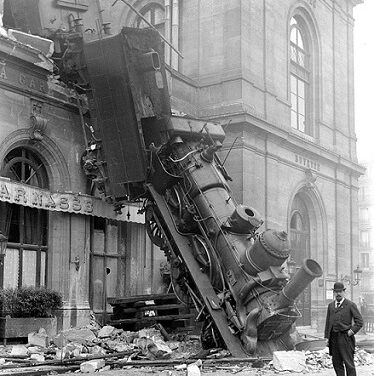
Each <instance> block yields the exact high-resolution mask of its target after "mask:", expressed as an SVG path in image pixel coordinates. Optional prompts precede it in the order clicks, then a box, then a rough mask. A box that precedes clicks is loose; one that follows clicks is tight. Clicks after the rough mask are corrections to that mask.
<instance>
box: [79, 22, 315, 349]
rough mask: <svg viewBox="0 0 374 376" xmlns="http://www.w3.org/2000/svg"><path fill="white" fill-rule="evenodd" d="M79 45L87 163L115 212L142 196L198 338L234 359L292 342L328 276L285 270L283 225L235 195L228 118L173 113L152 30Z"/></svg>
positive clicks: (308, 265) (311, 265)
mask: <svg viewBox="0 0 374 376" xmlns="http://www.w3.org/2000/svg"><path fill="white" fill-rule="evenodd" d="M83 49H84V62H85V64H84V68H82V69H83V70H84V69H86V71H84V74H83V76H86V77H88V82H89V86H90V91H89V103H90V117H91V121H92V124H93V126H94V128H95V131H96V135H98V136H99V137H98V138H100V140H99V141H98V140H97V139H95V142H93V143H92V144H91V145H90V147H89V148H87V152H86V153H85V155H84V157H83V160H82V163H83V168H84V170H85V172H86V173H87V175H88V176H89V177H90V178H92V179H93V180H94V181H95V182H96V183H97V186H98V188H99V189H100V190H101V192H102V193H103V194H104V195H105V197H106V200H107V201H108V202H111V203H113V204H114V205H115V209H116V210H120V209H121V206H123V205H124V204H125V203H127V202H129V201H136V200H137V201H142V202H143V203H144V205H143V211H144V213H145V220H146V228H147V232H148V235H149V237H150V238H151V240H152V241H153V242H154V243H155V244H156V245H157V246H158V247H160V248H161V249H162V250H163V251H164V252H165V255H166V257H167V259H168V261H169V263H170V269H171V280H172V284H173V288H174V292H175V294H176V295H177V297H178V298H179V299H180V300H181V301H183V302H185V303H186V304H193V305H194V306H195V307H196V309H197V312H198V315H197V319H198V320H201V321H202V322H203V324H202V333H201V336H202V342H203V345H204V346H205V347H209V346H225V347H226V348H227V349H228V350H229V351H230V352H231V354H232V355H233V356H247V355H248V354H259V355H261V354H269V353H271V352H272V351H274V350H287V349H292V348H293V347H294V344H295V337H294V335H293V334H294V329H295V321H296V320H297V318H298V317H299V316H300V312H299V311H298V309H297V307H296V305H295V299H296V298H297V297H298V296H299V295H300V293H301V292H302V291H303V290H304V289H305V288H306V287H307V286H308V285H309V284H310V283H311V282H312V281H313V279H314V278H316V277H319V276H321V275H322V269H321V267H320V265H319V264H318V263H317V262H316V261H315V260H312V259H306V260H304V263H303V265H302V266H301V268H299V269H298V270H297V272H296V274H295V275H294V276H293V277H292V278H290V275H289V274H288V273H287V269H286V266H285V265H286V261H287V259H288V258H289V256H290V244H289V241H288V239H287V233H286V232H284V231H277V230H273V229H262V225H263V220H262V218H261V215H260V214H259V213H258V212H257V211H256V209H255V208H254V207H252V206H248V205H245V204H240V203H237V202H236V201H235V199H234V197H233V195H232V192H231V190H230V186H229V181H230V180H231V178H230V176H229V174H228V172H227V171H226V169H225V167H224V165H223V164H222V162H221V161H220V158H219V156H218V152H219V150H220V149H221V148H222V143H223V141H224V138H225V133H224V131H223V128H222V127H221V125H220V124H217V123H213V122H209V121H205V120H201V119H196V118H193V117H190V116H187V115H184V116H176V115H172V113H171V109H170V101H169V93H168V90H167V79H166V72H165V67H164V64H163V62H162V56H163V51H162V45H161V41H160V38H159V36H158V35H157V33H155V32H154V31H153V30H139V29H130V28H124V29H123V30H122V31H121V33H120V34H118V35H116V36H112V37H108V38H104V39H102V40H99V41H95V42H90V43H87V44H86V45H84V47H83Z"/></svg>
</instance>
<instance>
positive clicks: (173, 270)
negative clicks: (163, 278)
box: [170, 259, 192, 305]
mask: <svg viewBox="0 0 374 376" xmlns="http://www.w3.org/2000/svg"><path fill="white" fill-rule="evenodd" d="M184 274H185V273H184V271H183V270H182V267H181V263H180V261H179V260H178V259H174V260H172V261H171V262H170V276H171V284H172V286H173V290H174V293H175V295H176V297H177V298H178V300H179V301H180V302H181V303H183V304H186V305H190V304H191V303H192V300H191V297H190V294H189V292H188V289H187V286H185V285H184V283H183V281H184V279H185V277H184Z"/></svg>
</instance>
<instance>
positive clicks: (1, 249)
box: [0, 231, 8, 288]
mask: <svg viewBox="0 0 374 376" xmlns="http://www.w3.org/2000/svg"><path fill="white" fill-rule="evenodd" d="M7 243H8V238H7V237H6V236H5V235H4V234H3V233H2V232H1V231H0V288H2V287H3V284H4V257H5V250H6V246H7Z"/></svg>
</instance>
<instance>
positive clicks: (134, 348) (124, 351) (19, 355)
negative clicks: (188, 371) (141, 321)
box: [0, 322, 201, 373]
mask: <svg viewBox="0 0 374 376" xmlns="http://www.w3.org/2000/svg"><path fill="white" fill-rule="evenodd" d="M161 329H162V330H160V329H157V328H155V327H150V328H145V329H141V330H139V331H137V332H130V331H124V330H123V329H117V328H115V327H113V326H109V325H106V326H103V327H101V326H100V325H98V324H97V323H95V322H91V324H90V325H88V326H87V327H84V328H72V329H68V330H64V331H61V332H59V333H58V334H57V335H56V336H55V337H53V338H48V335H47V334H46V332H45V330H44V329H40V330H39V332H37V333H30V334H29V335H28V343H27V344H26V345H20V344H17V345H8V346H0V369H1V368H11V367H12V364H13V365H15V366H17V365H19V363H22V364H23V365H25V364H28V365H36V364H37V365H43V364H51V365H52V364H53V365H57V364H72V363H74V362H79V363H80V371H81V372H83V373H88V372H93V371H95V370H99V369H100V370H101V369H102V368H104V367H108V366H107V365H106V363H108V362H106V360H108V359H109V360H110V359H120V360H121V361H122V363H129V362H133V361H134V360H148V361H152V360H173V359H188V358H189V357H191V356H192V355H193V354H196V353H198V352H199V351H200V350H201V346H200V339H199V336H196V335H182V334H178V335H174V336H173V335H168V334H167V333H166V332H165V330H164V329H163V328H161ZM162 333H164V335H165V336H166V337H167V339H166V338H165V336H163V334H162ZM109 363H110V362H109ZM112 363H113V362H112Z"/></svg>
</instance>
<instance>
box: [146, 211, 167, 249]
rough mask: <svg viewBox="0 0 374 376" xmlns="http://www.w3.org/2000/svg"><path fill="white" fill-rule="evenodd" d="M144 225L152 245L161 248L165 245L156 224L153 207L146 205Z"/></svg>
mask: <svg viewBox="0 0 374 376" xmlns="http://www.w3.org/2000/svg"><path fill="white" fill-rule="evenodd" d="M145 225H146V230H147V234H148V236H149V238H150V239H151V241H152V243H153V244H155V245H157V247H160V248H162V247H163V246H164V245H165V240H164V235H163V233H162V231H161V228H160V226H159V225H158V223H157V222H156V218H155V213H154V207H153V206H152V205H148V206H147V207H146V209H145Z"/></svg>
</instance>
